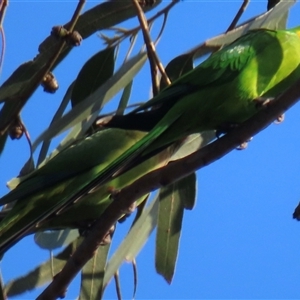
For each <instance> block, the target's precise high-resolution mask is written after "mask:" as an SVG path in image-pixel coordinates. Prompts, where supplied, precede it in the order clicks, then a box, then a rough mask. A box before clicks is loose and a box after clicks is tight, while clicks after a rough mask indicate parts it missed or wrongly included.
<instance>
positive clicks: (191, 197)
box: [175, 173, 197, 210]
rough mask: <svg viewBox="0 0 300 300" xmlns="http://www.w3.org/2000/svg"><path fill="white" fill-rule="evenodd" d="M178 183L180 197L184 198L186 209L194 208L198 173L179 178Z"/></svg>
mask: <svg viewBox="0 0 300 300" xmlns="http://www.w3.org/2000/svg"><path fill="white" fill-rule="evenodd" d="M175 184H176V188H177V192H178V197H179V198H180V199H181V200H182V203H183V206H184V208H185V209H188V210H192V209H193V208H194V207H195V204H196V199H197V197H196V196H197V195H196V193H197V176H196V173H193V174H190V175H189V176H186V177H184V178H182V179H181V180H179V181H178V182H177V183H175Z"/></svg>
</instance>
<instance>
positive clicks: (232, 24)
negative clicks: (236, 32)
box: [226, 0, 249, 32]
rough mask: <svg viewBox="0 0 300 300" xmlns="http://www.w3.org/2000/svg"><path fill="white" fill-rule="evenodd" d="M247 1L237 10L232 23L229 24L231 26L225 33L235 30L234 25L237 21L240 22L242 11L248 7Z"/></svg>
mask: <svg viewBox="0 0 300 300" xmlns="http://www.w3.org/2000/svg"><path fill="white" fill-rule="evenodd" d="M248 3H249V0H244V2H243V3H242V5H241V7H240V9H239V10H238V12H237V14H236V16H235V17H234V19H233V21H232V22H231V24H230V25H229V27H228V29H227V30H226V32H228V31H230V30H232V29H234V28H235V26H236V24H237V23H238V21H239V20H240V18H241V16H242V14H243V13H244V11H245V10H246V8H247V6H248Z"/></svg>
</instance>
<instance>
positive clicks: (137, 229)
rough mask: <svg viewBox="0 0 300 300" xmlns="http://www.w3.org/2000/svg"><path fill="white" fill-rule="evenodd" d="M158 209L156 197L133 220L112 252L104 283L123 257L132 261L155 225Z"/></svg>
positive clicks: (119, 264) (116, 268) (110, 276)
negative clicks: (132, 223) (138, 216)
mask: <svg viewBox="0 0 300 300" xmlns="http://www.w3.org/2000/svg"><path fill="white" fill-rule="evenodd" d="M157 211H158V197H156V198H155V199H154V200H153V201H152V202H151V203H150V205H149V206H148V207H147V208H146V209H145V210H144V211H143V213H142V215H141V217H140V218H139V219H138V220H137V221H136V222H135V224H134V225H133V226H132V228H131V230H130V231H129V233H128V235H127V236H126V237H125V239H124V240H123V241H122V243H121V245H120V246H119V248H118V249H117V250H116V252H115V253H114V254H113V256H112V258H111V259H110V261H109V262H108V264H107V267H106V272H105V275H104V283H103V284H104V285H106V284H107V283H108V282H109V281H110V279H111V278H112V277H113V276H114V274H115V273H116V271H117V270H118V269H119V268H120V266H121V264H122V263H123V261H124V259H126V260H127V261H132V260H133V259H134V258H135V257H136V256H137V254H138V252H139V251H140V250H141V248H142V247H143V245H144V244H145V242H146V241H147V240H148V238H149V236H150V234H151V233H152V231H153V230H154V228H155V227H156V223H157Z"/></svg>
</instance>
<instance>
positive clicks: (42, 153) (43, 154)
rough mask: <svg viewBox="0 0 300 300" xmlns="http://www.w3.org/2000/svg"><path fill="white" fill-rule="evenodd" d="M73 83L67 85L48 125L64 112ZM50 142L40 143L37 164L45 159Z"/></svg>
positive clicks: (49, 140)
mask: <svg viewBox="0 0 300 300" xmlns="http://www.w3.org/2000/svg"><path fill="white" fill-rule="evenodd" d="M74 84H75V81H73V82H72V83H71V84H70V85H69V87H68V89H67V91H66V93H65V95H64V97H63V99H62V101H61V103H60V105H59V107H58V109H57V111H56V112H55V114H54V116H53V118H52V121H51V123H50V126H51V125H52V124H53V123H54V122H56V121H57V120H59V119H60V118H61V117H62V115H63V114H64V111H65V110H66V108H67V106H68V104H69V100H70V99H71V94H72V91H73V87H74ZM50 143H51V139H48V140H44V142H43V145H42V147H41V150H40V153H39V158H38V161H37V166H39V165H40V164H41V163H42V162H43V161H44V160H45V158H46V156H47V153H48V150H49V147H50Z"/></svg>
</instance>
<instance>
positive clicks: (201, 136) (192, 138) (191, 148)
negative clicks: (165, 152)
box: [170, 130, 216, 161]
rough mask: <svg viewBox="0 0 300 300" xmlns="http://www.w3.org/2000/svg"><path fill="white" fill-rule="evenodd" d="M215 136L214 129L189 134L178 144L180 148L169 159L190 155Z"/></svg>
mask: <svg viewBox="0 0 300 300" xmlns="http://www.w3.org/2000/svg"><path fill="white" fill-rule="evenodd" d="M215 138H216V133H215V131H214V130H209V131H204V132H202V133H195V134H191V135H189V136H188V137H187V138H185V140H184V143H183V144H182V145H181V146H180V148H179V149H178V150H177V151H176V152H175V153H174V154H173V155H172V157H171V160H170V161H174V160H177V159H181V158H183V157H186V156H187V155H190V154H191V153H193V152H195V151H197V150H199V149H200V148H202V147H204V146H205V145H207V144H208V143H210V142H211V141H212V140H214V139H215Z"/></svg>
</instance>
